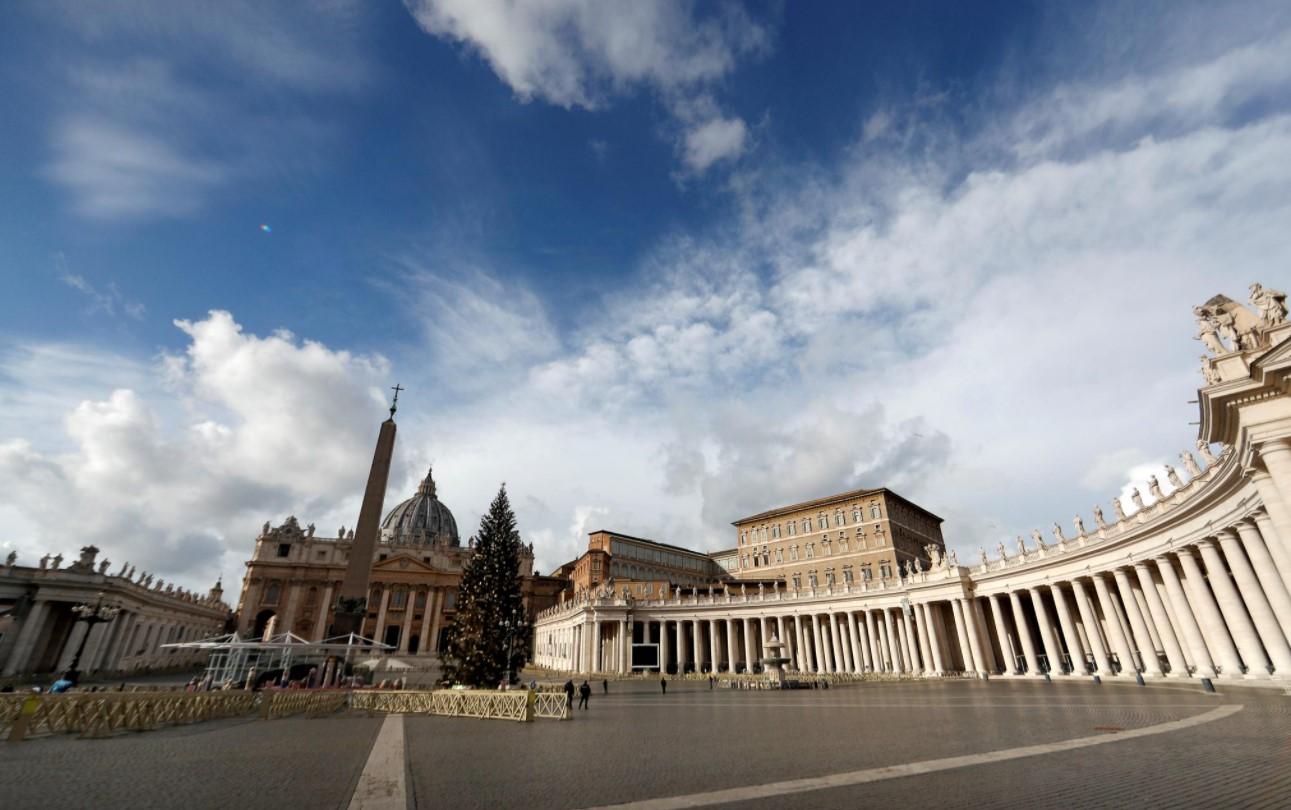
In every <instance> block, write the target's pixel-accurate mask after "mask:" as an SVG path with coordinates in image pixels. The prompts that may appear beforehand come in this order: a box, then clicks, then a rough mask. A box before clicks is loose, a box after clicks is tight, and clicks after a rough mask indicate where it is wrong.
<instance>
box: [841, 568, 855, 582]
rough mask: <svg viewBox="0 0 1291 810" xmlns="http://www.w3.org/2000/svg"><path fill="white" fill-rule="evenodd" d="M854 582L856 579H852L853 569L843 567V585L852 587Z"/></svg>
mask: <svg viewBox="0 0 1291 810" xmlns="http://www.w3.org/2000/svg"><path fill="white" fill-rule="evenodd" d="M853 581H854V579H853V577H852V567H851V566H850V565H845V566H843V583H844V584H846V585H851V584H852V582H853Z"/></svg>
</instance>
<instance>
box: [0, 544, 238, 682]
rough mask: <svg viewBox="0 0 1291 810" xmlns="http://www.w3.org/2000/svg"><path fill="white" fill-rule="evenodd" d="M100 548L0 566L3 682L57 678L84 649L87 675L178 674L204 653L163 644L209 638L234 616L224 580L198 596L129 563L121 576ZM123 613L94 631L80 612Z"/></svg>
mask: <svg viewBox="0 0 1291 810" xmlns="http://www.w3.org/2000/svg"><path fill="white" fill-rule="evenodd" d="M98 552H99V550H98V549H97V548H95V547H94V546H86V547H84V548H82V549H81V555H80V558H79V559H77V560H76V561H75V562H73V563H72V564H70V565H68V566H63V565H62V561H63V558H62V555H61V554H60V555H55V556H50V555H46V556H45V557H44V558H42V559H41V560H40V563H39V565H35V566H25V565H18V564H17V558H16V555H10V557H9V559H8V560H7V561H6V564H5V566H4V568H3V569H0V677H4V678H9V677H21V676H27V675H34V674H41V675H43V674H49V675H54V674H57V673H61V672H63V671H65V670H66V669H68V667H69V666H70V665H71V662H72V659H73V658H74V657H75V655H76V652H77V650H78V649H83V653H82V656H81V661H80V664H79V666H78V669H79V670H80V672H81V673H82V675H83V676H89V675H94V674H100V675H113V676H119V675H130V674H137V673H143V672H150V671H156V670H164V669H178V668H184V667H190V666H194V665H196V664H198V663H200V660H201V659H202V658H203V657H204V654H203V653H194V652H187V651H178V650H169V649H162V648H161V645H163V644H169V643H172V642H179V641H192V640H195V639H199V638H207V637H209V636H213V635H217V634H219V633H221V632H223V631H224V627H225V624H226V623H227V622H228V620H229V617H230V611H229V606H228V605H226V604H224V602H223V601H222V597H223V590H222V589H221V588H220V586H219V584H218V583H217V584H216V586H215V587H214V588H212V589H211V590H210V591H209V592H208V593H207V594H205V595H201V594H195V593H192V592H190V591H186V590H184V589H182V588H176V587H175V586H174V585H173V584H166V583H165V582H163V581H162V580H159V579H158V580H156V581H154V579H153V576H152V575H151V574H146V573H142V572H140V573H139V574H138V575H137V576H136V575H135V569H134V567H133V566H130V565H123V566H121V568H120V570H118V571H117V572H116V573H115V574H111V573H109V572H108V567H109V563H108V561H107V560H102V561H99V560H97V555H98ZM100 602H101V603H102V604H103V605H105V606H110V607H116V608H119V610H120V612H119V613H117V615H116V617H115V618H113V619H112V621H109V622H104V623H100V624H95V625H94V626H93V628H92V629H89V630H88V638H87V637H86V636H87V625H86V623H85V622H83V621H78V620H77V616H76V614H75V613H74V612H73V608H75V607H76V606H78V605H91V606H93V605H95V604H97V603H100Z"/></svg>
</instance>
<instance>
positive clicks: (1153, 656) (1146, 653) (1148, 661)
mask: <svg viewBox="0 0 1291 810" xmlns="http://www.w3.org/2000/svg"><path fill="white" fill-rule="evenodd" d="M1112 577H1113V578H1114V579H1115V580H1116V589H1117V590H1118V591H1119V592H1120V594H1121V604H1122V605H1124V606H1125V617H1126V618H1127V619H1129V622H1130V631H1131V633H1132V634H1133V635H1134V646H1135V647H1137V648H1138V651H1139V658H1140V660H1141V661H1142V664H1143V672H1144V673H1146V674H1148V675H1155V676H1157V677H1160V676H1161V674H1162V673H1161V662H1160V661H1159V660H1158V659H1157V651H1156V647H1154V646H1153V645H1152V635H1151V633H1149V632H1148V626H1147V623H1146V622H1144V621H1143V614H1141V613H1139V603H1138V602H1137V601H1136V600H1135V599H1134V588H1133V587H1132V586H1131V585H1130V578H1129V576H1127V575H1126V573H1125V569H1123V568H1117V569H1115V570H1114V571H1112Z"/></svg>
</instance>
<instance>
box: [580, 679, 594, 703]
mask: <svg viewBox="0 0 1291 810" xmlns="http://www.w3.org/2000/svg"><path fill="white" fill-rule="evenodd" d="M591 696H592V687H591V684H589V683H588V682H587V681H583V685H582V686H580V687H578V708H580V709H584V710H586V709H587V699H588V698H590V697H591Z"/></svg>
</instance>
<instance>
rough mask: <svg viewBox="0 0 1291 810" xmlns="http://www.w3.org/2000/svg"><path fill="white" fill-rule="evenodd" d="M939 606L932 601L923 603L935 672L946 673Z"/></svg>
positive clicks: (924, 620) (924, 619)
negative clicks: (938, 616)
mask: <svg viewBox="0 0 1291 810" xmlns="http://www.w3.org/2000/svg"><path fill="white" fill-rule="evenodd" d="M936 610H937V607H936V605H935V604H934V603H932V602H925V603H924V604H923V623H924V625H925V626H927V628H928V647H929V649H931V650H932V668H933V671H934V674H936V675H938V676H940V675H943V674H945V672H946V667H945V665H944V664H943V662H942V657H941V635H940V634H941V626H940V625H939V624H938V622H937V614H936V613H935V611H936Z"/></svg>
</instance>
